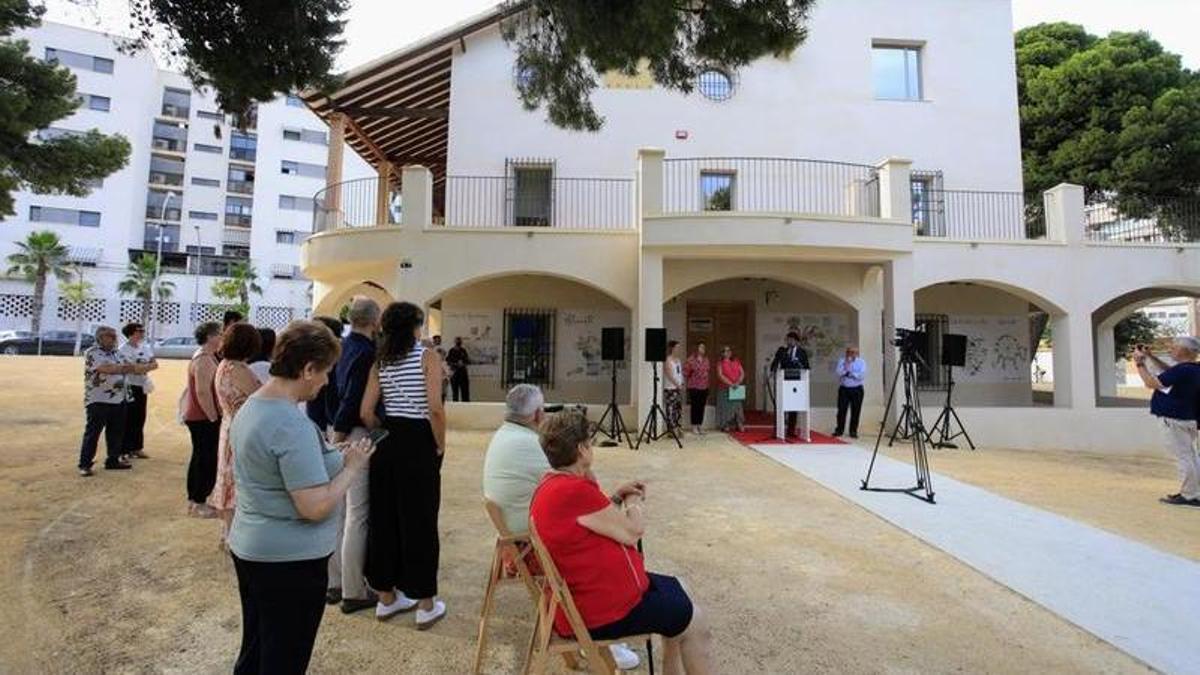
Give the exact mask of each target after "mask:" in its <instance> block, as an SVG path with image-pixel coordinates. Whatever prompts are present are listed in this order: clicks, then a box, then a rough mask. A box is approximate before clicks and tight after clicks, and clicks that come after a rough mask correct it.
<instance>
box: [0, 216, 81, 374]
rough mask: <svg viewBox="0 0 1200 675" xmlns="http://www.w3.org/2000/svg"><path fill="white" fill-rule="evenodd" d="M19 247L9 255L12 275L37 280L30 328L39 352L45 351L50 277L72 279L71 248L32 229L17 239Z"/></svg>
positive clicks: (46, 231)
mask: <svg viewBox="0 0 1200 675" xmlns="http://www.w3.org/2000/svg"><path fill="white" fill-rule="evenodd" d="M16 244H17V248H18V249H19V250H18V251H17V252H16V253H13V254H11V255H9V256H8V265H9V267H8V274H10V275H12V274H19V275H21V276H23V277H25V278H26V279H28V280H29V281H32V282H33V319H32V320H31V321H30V325H29V328H30V330H32V331H33V334H34V335H36V336H38V354H41V353H42V309H43V305H44V304H45V300H46V278H47V277H49V276H50V275H54V276H55V277H57V278H58V279H59V280H61V281H66V280H67V279H68V278H69V274H70V270H69V269H68V267H67V256H68V254H69V251H68V249H67V247H66V246H64V245H63V244H62V242H61V241H59V239H58V235H57V234H55V233H53V232H51V231H49V230H42V231H41V232H30V233H29V235H28V236H26V237H25V241H18V242H16Z"/></svg>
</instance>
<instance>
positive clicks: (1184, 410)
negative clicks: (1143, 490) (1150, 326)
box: [1133, 337, 1200, 506]
mask: <svg viewBox="0 0 1200 675" xmlns="http://www.w3.org/2000/svg"><path fill="white" fill-rule="evenodd" d="M1170 354H1171V358H1172V359H1173V360H1174V361H1175V365H1173V366H1168V365H1167V363H1166V362H1164V361H1163V360H1162V359H1160V358H1158V357H1157V356H1154V355H1153V354H1151V353H1150V351H1149V349H1148V348H1147V347H1145V346H1144V345H1138V346H1137V348H1136V349H1135V350H1134V353H1133V360H1134V362H1135V363H1137V373H1138V375H1139V376H1140V377H1141V378H1142V382H1143V383H1144V384H1145V385H1146V386H1147V387H1149V388H1151V389H1153V390H1154V395H1153V396H1151V397H1150V414H1152V415H1154V416H1155V417H1158V418H1159V422H1160V423H1161V424H1162V429H1163V438H1164V439H1165V441H1166V444H1167V448H1168V449H1169V450H1170V451H1171V452H1172V453H1173V454H1174V455H1175V457H1176V459H1178V461H1179V476H1180V478H1181V480H1182V485H1180V488H1179V492H1177V493H1175V494H1171V495H1167V496H1166V497H1163V498H1162V499H1161V500H1160V501H1162V502H1164V503H1167V504H1178V505H1181V506H1200V456H1197V454H1196V452H1197V451H1196V439H1197V428H1196V425H1197V418H1198V417H1200V363H1197V362H1196V357H1197V356H1200V340H1197V339H1196V338H1194V337H1180V338H1175V341H1174V342H1172V343H1171V351H1170ZM1147 362H1148V363H1149V365H1148V364H1147ZM1152 366H1153V367H1154V369H1155V370H1157V371H1158V373H1157V374H1155V373H1153V372H1151V370H1150V369H1151V367H1152Z"/></svg>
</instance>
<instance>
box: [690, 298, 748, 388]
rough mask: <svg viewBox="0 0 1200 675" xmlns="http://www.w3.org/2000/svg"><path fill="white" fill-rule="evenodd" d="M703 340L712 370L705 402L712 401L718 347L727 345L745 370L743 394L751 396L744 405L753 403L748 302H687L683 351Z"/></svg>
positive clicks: (693, 347)
mask: <svg viewBox="0 0 1200 675" xmlns="http://www.w3.org/2000/svg"><path fill="white" fill-rule="evenodd" d="M701 341H703V342H704V344H705V346H706V347H707V348H708V358H709V359H710V360H711V361H712V364H713V372H712V373H710V374H709V382H710V383H711V385H712V388H711V390H710V392H709V401H716V390H717V374H716V366H717V363H718V362H719V361H720V360H721V347H722V346H724V345H728V346H730V347H732V348H733V354H734V356H736V357H737V358H738V359H740V360H741V362H742V367H743V368H745V370H746V393H747V394H750V395H751V398H749V400H747V401H746V404H747V407H751V406H752V405H755V404H756V401H757V395H756V392H757V390H756V389H755V382H756V377H755V376H756V374H757V373H755V372H754V371H755V368H754V364H755V363H757V360H756V359H757V355H756V354H755V353H754V305H753V303H751V302H749V301H734V302H715V301H714V302H710V301H695V302H689V303H688V304H687V340H686V342H685V344H686V347H687V354H691V353H692V352H693V351H695V349H696V343H698V342H701Z"/></svg>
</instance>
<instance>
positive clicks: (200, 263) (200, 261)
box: [192, 224, 204, 307]
mask: <svg viewBox="0 0 1200 675" xmlns="http://www.w3.org/2000/svg"><path fill="white" fill-rule="evenodd" d="M192 227H194V228H196V301H195V302H193V303H192V306H193V307H197V306H199V305H200V273H201V272H202V271H204V248H203V247H202V246H201V245H200V225H199V224H196V225H193V226H192Z"/></svg>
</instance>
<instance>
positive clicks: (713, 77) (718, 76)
mask: <svg viewBox="0 0 1200 675" xmlns="http://www.w3.org/2000/svg"><path fill="white" fill-rule="evenodd" d="M696 80H697V81H696V86H697V88H698V89H699V90H700V93H701V94H703V95H704V98H706V99H708V100H710V101H724V100H727V99H728V98H729V97H730V96H733V78H731V77H729V73H726V72H725V71H723V70H717V69H716V68H709V69H707V70H703V71H700V75H699V76H698V77H697V78H696Z"/></svg>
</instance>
